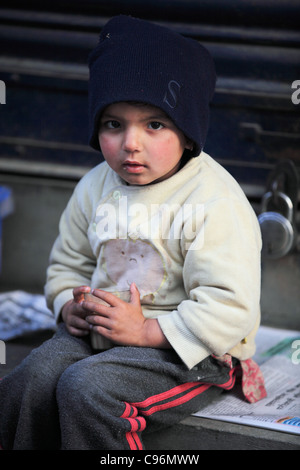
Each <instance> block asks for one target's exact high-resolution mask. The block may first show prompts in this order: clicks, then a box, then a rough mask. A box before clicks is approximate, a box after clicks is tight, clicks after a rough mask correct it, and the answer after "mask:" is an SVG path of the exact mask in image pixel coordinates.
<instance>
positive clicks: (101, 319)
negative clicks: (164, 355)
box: [82, 283, 169, 347]
mask: <svg viewBox="0 0 300 470" xmlns="http://www.w3.org/2000/svg"><path fill="white" fill-rule="evenodd" d="M92 293H93V295H94V296H96V297H98V298H100V299H102V300H104V301H105V302H107V303H108V304H109V306H105V305H101V304H98V303H96V302H93V301H89V300H86V301H84V302H83V303H82V306H83V307H84V308H85V309H87V310H89V311H90V314H89V315H87V316H86V318H85V319H86V321H87V322H89V323H90V324H91V325H93V330H94V331H96V332H97V333H99V334H101V335H102V336H104V337H105V338H107V339H109V340H110V341H112V342H113V343H116V344H120V345H123V346H148V347H169V343H168V342H167V341H166V338H165V336H164V335H163V333H162V331H161V329H160V327H159V324H158V322H157V320H155V319H146V318H145V317H144V315H143V311H142V307H141V302H140V294H139V291H138V288H137V287H136V285H135V284H134V283H133V284H131V286H130V293H131V298H130V302H125V301H124V300H121V299H119V298H118V297H116V296H115V295H113V294H111V293H109V292H105V291H102V290H100V289H94V290H93V291H92Z"/></svg>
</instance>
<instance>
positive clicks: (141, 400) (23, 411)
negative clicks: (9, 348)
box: [0, 324, 234, 450]
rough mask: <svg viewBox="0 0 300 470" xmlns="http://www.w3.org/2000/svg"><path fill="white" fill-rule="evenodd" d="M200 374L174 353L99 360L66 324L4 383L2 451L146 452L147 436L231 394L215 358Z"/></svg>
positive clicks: (107, 355) (226, 373)
mask: <svg viewBox="0 0 300 470" xmlns="http://www.w3.org/2000/svg"><path fill="white" fill-rule="evenodd" d="M196 369H197V370H196ZM196 369H195V370H194V369H193V370H188V369H187V368H186V366H185V365H184V364H183V363H182V361H181V360H180V358H179V357H178V355H177V354H176V353H175V352H174V351H173V350H162V349H152V348H135V347H114V348H112V349H110V350H107V351H103V352H100V353H98V352H95V351H93V350H92V349H91V346H90V343H89V340H88V339H81V338H77V337H74V336H71V335H70V334H68V332H67V330H66V329H65V326H64V325H63V324H61V325H60V326H59V328H58V331H57V332H56V333H55V335H54V336H53V338H51V339H50V340H48V341H46V342H45V343H44V344H42V345H41V346H40V347H39V348H37V349H35V350H33V351H32V352H31V354H30V355H29V356H28V357H27V358H25V359H24V361H23V362H22V363H21V364H20V365H19V366H18V367H16V368H15V369H14V370H13V371H12V372H11V373H10V374H9V375H8V376H6V377H4V379H3V380H1V381H0V445H1V446H2V447H3V449H29V450H39V449H40V450H47V449H52V450H55V449H62V450H64V449H66V450H74V449H76V450H83V449H85V450H124V449H126V450H129V449H132V450H134V449H143V442H142V435H143V432H150V431H152V432H155V431H156V430H157V429H159V428H161V427H166V426H170V425H172V424H175V423H177V422H179V421H180V420H182V419H183V418H185V417H186V416H189V415H190V414H191V413H193V412H195V411H197V410H199V409H200V408H201V407H203V406H206V405H207V404H208V403H209V402H210V401H211V400H212V399H214V398H215V397H216V396H217V395H218V394H219V393H220V392H221V391H222V389H230V388H231V387H232V386H233V383H234V377H233V376H232V371H230V369H228V368H226V367H223V366H222V365H220V364H219V363H218V362H217V361H216V360H214V359H213V358H212V357H208V358H206V359H205V360H204V361H202V362H201V363H200V364H198V366H197V368H196Z"/></svg>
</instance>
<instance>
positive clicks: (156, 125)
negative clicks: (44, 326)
mask: <svg viewBox="0 0 300 470" xmlns="http://www.w3.org/2000/svg"><path fill="white" fill-rule="evenodd" d="M163 127H164V125H163V124H162V123H161V122H158V121H152V122H150V123H149V128H150V129H153V130H155V131H157V130H158V129H162V128H163Z"/></svg>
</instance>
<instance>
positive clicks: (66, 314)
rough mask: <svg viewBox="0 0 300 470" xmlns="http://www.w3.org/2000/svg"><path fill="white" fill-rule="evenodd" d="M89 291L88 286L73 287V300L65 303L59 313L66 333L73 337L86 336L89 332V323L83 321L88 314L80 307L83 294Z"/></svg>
mask: <svg viewBox="0 0 300 470" xmlns="http://www.w3.org/2000/svg"><path fill="white" fill-rule="evenodd" d="M90 291H91V288H90V287H88V286H81V287H75V289H74V290H73V296H74V299H73V300H70V301H69V302H67V303H66V304H65V305H64V306H63V308H62V312H61V316H62V319H63V321H64V323H65V325H66V327H67V330H68V332H69V333H70V334H71V335H73V336H86V335H87V334H89V332H90V331H91V326H90V323H88V322H87V321H86V320H85V317H86V316H87V315H88V314H89V312H88V311H87V310H86V309H84V308H83V307H82V302H83V300H84V294H85V293H88V292H90Z"/></svg>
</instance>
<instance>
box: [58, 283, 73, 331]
mask: <svg viewBox="0 0 300 470" xmlns="http://www.w3.org/2000/svg"><path fill="white" fill-rule="evenodd" d="M72 299H73V289H66V290H63V291H62V292H60V293H59V294H58V295H57V296H56V297H55V299H54V302H53V311H54V316H55V320H56V322H57V323H58V322H59V321H60V320H61V318H60V314H61V309H62V308H63V306H64V305H65V303H67V302H68V301H69V300H72Z"/></svg>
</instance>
